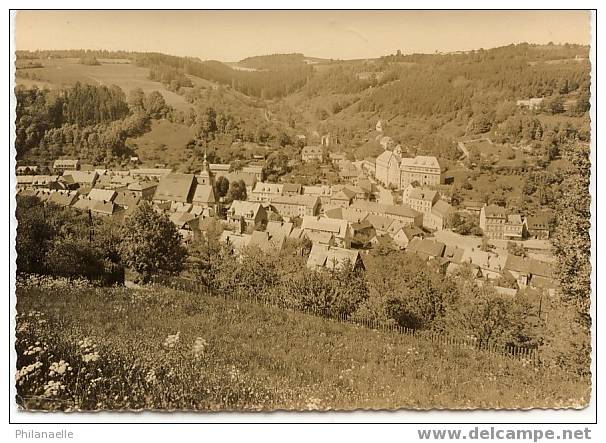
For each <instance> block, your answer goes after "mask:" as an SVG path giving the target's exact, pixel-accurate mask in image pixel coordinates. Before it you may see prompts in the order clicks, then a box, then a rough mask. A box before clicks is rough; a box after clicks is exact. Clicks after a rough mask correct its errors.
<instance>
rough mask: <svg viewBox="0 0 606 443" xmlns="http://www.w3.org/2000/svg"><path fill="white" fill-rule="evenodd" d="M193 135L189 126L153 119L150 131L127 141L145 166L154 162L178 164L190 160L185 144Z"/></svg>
mask: <svg viewBox="0 0 606 443" xmlns="http://www.w3.org/2000/svg"><path fill="white" fill-rule="evenodd" d="M194 136H195V130H194V129H193V128H191V127H189V126H185V125H181V124H178V123H172V122H170V121H168V120H153V121H152V126H151V131H149V132H147V133H145V134H143V135H142V136H140V137H137V138H133V139H129V141H128V143H129V144H130V145H131V146H133V148H134V149H135V152H136V153H137V155H138V156H139V159H140V161H141V162H143V163H144V164H146V165H147V166H154V164H156V163H165V164H167V165H171V166H178V165H180V164H187V163H188V161H189V160H190V159H189V158H188V157H189V154H188V153H187V152H186V151H185V146H186V145H187V143H188V142H189V141H190V140H192V139H193V138H194Z"/></svg>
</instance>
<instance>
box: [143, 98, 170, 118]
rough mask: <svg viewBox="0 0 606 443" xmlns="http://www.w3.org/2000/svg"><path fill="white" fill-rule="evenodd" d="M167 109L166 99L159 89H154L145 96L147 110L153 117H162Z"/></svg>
mask: <svg viewBox="0 0 606 443" xmlns="http://www.w3.org/2000/svg"><path fill="white" fill-rule="evenodd" d="M167 111H168V107H167V106H166V101H164V97H162V94H160V93H159V92H158V91H152V92H150V93H149V95H148V96H147V97H145V112H147V115H149V116H150V117H151V118H162V117H164V116H165V115H166V112H167Z"/></svg>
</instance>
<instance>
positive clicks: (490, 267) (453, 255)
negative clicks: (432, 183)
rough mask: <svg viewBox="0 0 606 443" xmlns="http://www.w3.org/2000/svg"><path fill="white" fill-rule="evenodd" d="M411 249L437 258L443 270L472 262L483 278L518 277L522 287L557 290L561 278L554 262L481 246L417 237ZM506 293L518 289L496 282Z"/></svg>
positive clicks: (455, 269)
mask: <svg viewBox="0 0 606 443" xmlns="http://www.w3.org/2000/svg"><path fill="white" fill-rule="evenodd" d="M407 251H408V252H411V253H413V254H416V255H417V256H419V257H421V258H422V259H424V260H428V261H429V260H435V261H436V263H437V264H438V266H439V268H440V270H441V271H442V272H443V273H445V274H451V273H453V272H455V271H457V270H458V269H460V268H461V267H462V266H469V267H470V268H471V270H472V272H473V274H474V277H476V278H478V279H480V280H479V281H485V280H488V281H491V280H492V281H494V280H500V279H505V280H509V281H515V282H516V284H517V287H518V288H520V289H526V288H532V289H536V290H541V291H545V292H547V293H549V294H553V293H554V291H555V290H556V288H557V287H558V286H559V281H558V279H557V276H556V274H555V271H554V267H553V265H552V263H548V262H544V261H540V260H537V259H534V258H529V257H519V256H516V255H513V254H499V253H496V252H493V251H483V250H481V249H479V248H460V247H458V246H456V245H453V244H451V245H449V244H445V243H442V242H439V241H436V240H434V239H428V238H421V237H417V238H414V239H412V240H411V241H410V243H409V244H408V247H407ZM496 288H497V290H498V291H499V292H501V293H503V294H507V295H515V294H516V292H517V290H516V289H512V288H508V287H502V286H498V285H497V286H496Z"/></svg>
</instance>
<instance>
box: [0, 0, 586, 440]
mask: <svg viewBox="0 0 606 443" xmlns="http://www.w3.org/2000/svg"><path fill="white" fill-rule="evenodd" d="M12 14H13V19H12V20H13V36H12V38H13V45H14V47H13V49H14V51H13V52H12V54H11V60H10V63H11V66H12V71H11V76H12V78H11V82H12V86H11V94H13V106H12V107H11V109H10V112H11V124H12V125H13V128H14V132H13V134H12V141H11V146H10V148H11V149H12V153H11V159H10V165H11V166H10V169H11V170H10V171H9V174H10V179H11V181H10V184H11V191H10V192H11V193H12V195H13V196H12V199H11V204H12V205H13V206H12V208H11V217H13V221H11V229H12V230H13V232H14V234H13V235H14V236H15V243H14V251H13V254H14V258H13V262H12V265H11V266H12V277H11V278H12V279H13V281H14V287H15V293H16V304H15V305H14V306H11V309H12V310H13V313H12V318H13V321H14V323H13V325H14V326H13V328H12V329H11V330H12V331H13V333H14V342H13V343H11V347H12V350H14V352H15V358H14V361H11V365H12V366H11V368H10V370H11V375H10V377H11V380H12V383H13V384H14V387H15V389H16V395H14V396H12V397H11V399H10V401H11V402H12V403H13V404H14V405H16V406H15V407H16V409H17V410H19V411H20V413H22V414H23V413H25V414H26V415H29V416H31V417H30V418H32V419H35V418H36V416H40V415H41V414H37V412H39V411H45V412H51V413H60V412H61V413H62V412H71V413H72V414H70V415H69V416H67V417H64V418H63V419H64V420H69V419H70V418H71V416H73V415H82V414H81V413H82V412H91V411H105V412H117V411H130V412H141V411H188V412H197V413H208V412H227V411H231V412H272V411H298V412H302V411H321V412H326V411H332V412H335V411H355V410H365V411H379V410H411V411H419V410H423V411H425V410H444V409H447V410H489V409H490V410H528V409H584V408H587V406H588V405H589V404H590V402H591V401H592V397H593V396H594V395H595V392H594V390H593V388H592V315H591V312H592V309H593V308H594V307H593V306H592V302H591V300H592V298H591V294H592V281H591V275H592V254H591V251H592V241H591V240H592V238H591V236H592V235H593V234H592V233H593V232H595V231H593V230H595V229H596V227H595V225H593V226H592V222H591V217H592V212H591V207H592V206H591V205H592V196H591V193H590V185H591V183H592V182H591V168H592V166H595V165H592V161H591V159H592V158H594V157H593V155H594V154H595V153H594V152H592V149H593V148H592V146H593V147H595V145H594V144H593V143H594V142H595V139H594V137H595V135H593V134H592V131H591V124H592V119H591V117H590V116H591V115H593V114H592V113H593V112H594V111H595V109H594V105H593V103H595V101H593V100H594V99H595V97H593V93H594V91H595V80H596V79H595V77H592V68H595V66H593V65H592V64H593V63H594V62H593V60H592V58H591V55H590V54H591V52H592V50H593V48H592V42H593V37H592V20H593V13H592V12H591V11H588V10H451V11H447V10H18V11H12ZM594 179H595V178H594ZM593 184H594V185H595V183H593ZM593 247H595V245H593ZM593 284H594V285H595V282H594V283H593ZM594 290H595V287H594ZM47 415H48V414H47ZM463 438H465V437H463ZM558 438H560V437H558ZM535 441H536V440H535Z"/></svg>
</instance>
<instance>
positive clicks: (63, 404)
mask: <svg viewBox="0 0 606 443" xmlns="http://www.w3.org/2000/svg"><path fill="white" fill-rule="evenodd" d="M17 311H18V316H17V342H16V350H17V356H18V359H17V370H18V372H17V392H18V398H17V401H18V403H19V404H20V405H21V406H22V407H24V408H26V409H60V410H91V409H99V408H100V409H121V408H128V409H148V408H151V409H197V410H233V409H239V410H242V409H246V410H259V409H265V410H267V409H298V410H325V409H334V410H348V409H359V408H369V409H373V408H474V407H480V408H532V407H578V406H581V405H584V404H586V403H587V402H588V400H589V386H588V385H587V384H586V383H583V382H581V381H578V380H574V379H572V378H569V377H568V375H567V374H565V373H563V372H560V371H558V370H555V369H549V370H548V369H544V368H542V367H535V366H532V365H525V364H524V363H523V362H520V361H515V360H509V359H507V358H503V357H500V356H495V355H494V354H487V353H482V352H475V351H473V350H469V349H461V348H452V347H447V346H443V345H438V344H434V343H430V342H428V341H424V340H420V339H416V338H414V337H410V336H405V335H399V334H394V333H386V332H378V331H373V330H370V329H367V328H363V327H360V326H356V325H351V324H343V323H338V322H335V321H331V320H326V319H322V318H318V317H314V316H310V315H307V314H302V313H296V312H290V311H283V310H279V309H277V308H273V307H268V306H261V305H255V304H250V303H246V302H238V301H234V300H224V299H222V298H216V297H209V296H202V295H199V294H193V293H185V292H178V291H173V290H169V289H158V288H156V289H154V290H150V289H146V288H142V289H128V288H92V287H89V286H87V285H84V284H82V285H78V284H74V283H67V282H64V283H61V282H60V281H53V282H50V283H44V284H40V282H36V283H33V284H32V283H20V284H19V285H18V288H17Z"/></svg>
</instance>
